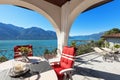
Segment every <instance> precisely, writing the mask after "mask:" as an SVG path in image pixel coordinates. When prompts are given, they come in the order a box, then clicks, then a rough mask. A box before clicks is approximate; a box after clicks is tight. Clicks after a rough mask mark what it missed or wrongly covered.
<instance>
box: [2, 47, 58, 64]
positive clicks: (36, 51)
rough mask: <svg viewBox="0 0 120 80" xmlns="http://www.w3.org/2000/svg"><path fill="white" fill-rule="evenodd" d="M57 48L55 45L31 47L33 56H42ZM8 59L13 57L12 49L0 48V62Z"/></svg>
mask: <svg viewBox="0 0 120 80" xmlns="http://www.w3.org/2000/svg"><path fill="white" fill-rule="evenodd" d="M56 49H57V48H56V47H55V46H42V47H41V46H39V47H33V55H34V56H44V53H45V54H52V53H55V50H56ZM5 58H6V59H7V60H10V59H13V58H14V50H13V49H12V50H9V49H0V62H3V61H4V60H6V59H5Z"/></svg>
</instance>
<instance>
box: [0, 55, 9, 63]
mask: <svg viewBox="0 0 120 80" xmlns="http://www.w3.org/2000/svg"><path fill="white" fill-rule="evenodd" d="M7 60H8V59H7V58H6V57H5V56H1V57H0V62H5V61H7Z"/></svg>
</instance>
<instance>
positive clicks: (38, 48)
mask: <svg viewBox="0 0 120 80" xmlns="http://www.w3.org/2000/svg"><path fill="white" fill-rule="evenodd" d="M16 45H32V46H33V55H35V56H41V55H43V53H44V50H45V49H49V50H53V49H55V48H57V40H1V41H0V56H1V55H4V56H6V57H7V58H8V59H13V56H14V51H13V50H14V47H15V46H16Z"/></svg>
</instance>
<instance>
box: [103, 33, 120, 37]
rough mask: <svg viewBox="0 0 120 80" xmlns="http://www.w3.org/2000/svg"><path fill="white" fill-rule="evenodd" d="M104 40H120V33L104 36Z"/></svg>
mask: <svg viewBox="0 0 120 80" xmlns="http://www.w3.org/2000/svg"><path fill="white" fill-rule="evenodd" d="M102 38H120V33H117V34H110V35H105V36H102Z"/></svg>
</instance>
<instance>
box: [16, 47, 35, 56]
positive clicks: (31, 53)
mask: <svg viewBox="0 0 120 80" xmlns="http://www.w3.org/2000/svg"><path fill="white" fill-rule="evenodd" d="M20 47H28V48H30V49H31V50H32V45H18V46H15V47H14V58H18V57H21V55H20V54H19V52H20V51H19V48H20ZM27 56H33V52H32V51H31V52H30V53H28V55H27Z"/></svg>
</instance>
